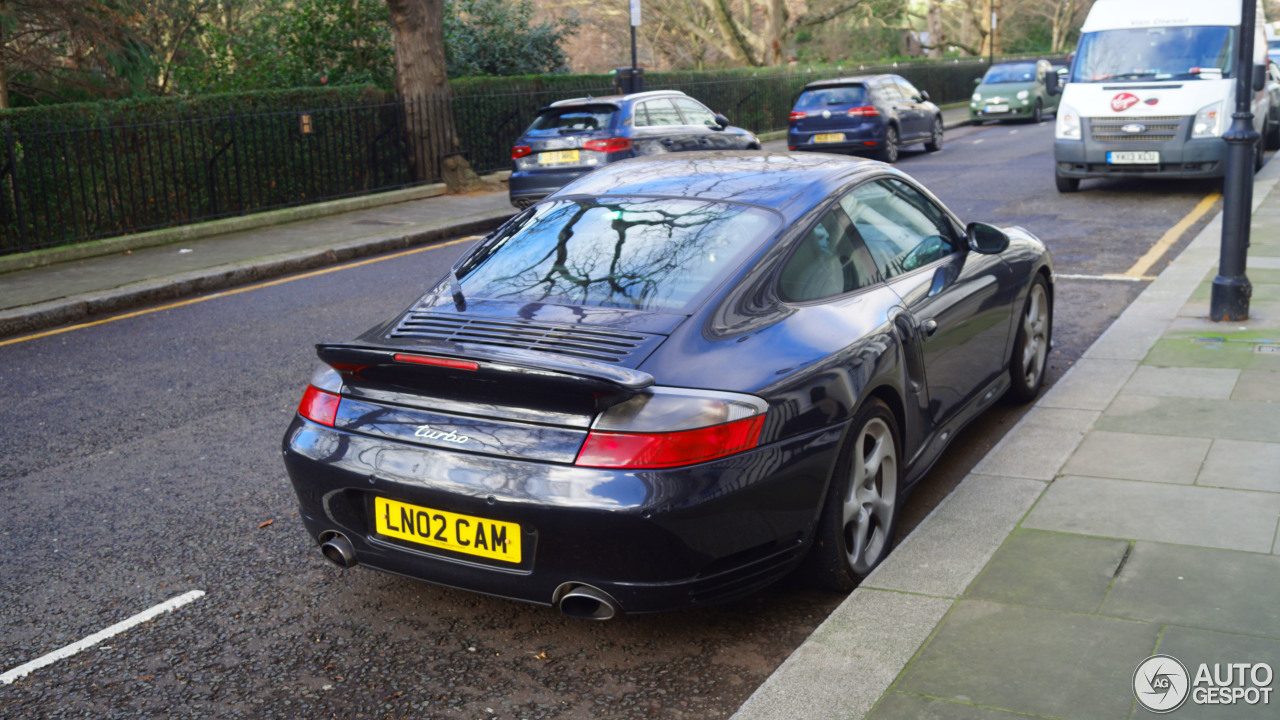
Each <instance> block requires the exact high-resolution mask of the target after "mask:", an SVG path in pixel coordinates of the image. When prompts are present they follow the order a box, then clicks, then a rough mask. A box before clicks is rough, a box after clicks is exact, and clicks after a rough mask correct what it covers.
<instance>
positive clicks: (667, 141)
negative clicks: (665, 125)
mask: <svg viewBox="0 0 1280 720" xmlns="http://www.w3.org/2000/svg"><path fill="white" fill-rule="evenodd" d="M674 142H675V140H672V139H671V138H663V139H662V144H663V145H670V144H672V143H674Z"/></svg>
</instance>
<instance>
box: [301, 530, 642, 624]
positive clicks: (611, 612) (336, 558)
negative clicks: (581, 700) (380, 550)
mask: <svg viewBox="0 0 1280 720" xmlns="http://www.w3.org/2000/svg"><path fill="white" fill-rule="evenodd" d="M319 540H320V553H321V554H322V555H324V557H325V559H326V560H328V561H329V562H331V563H333V564H334V565H337V566H338V567H340V568H342V569H343V570H346V569H349V568H353V567H355V566H356V565H358V564H359V563H360V561H359V560H357V559H356V550H355V548H354V547H352V545H351V540H349V539H348V538H347V536H346V535H343V534H342V533H340V532H335V531H327V532H324V533H322V534H321V535H320V538H319ZM551 604H552V605H555V607H556V609H558V610H559V611H560V612H562V613H564V615H565V616H566V617H571V618H575V619H578V620H611V619H613V618H614V617H616V616H618V615H620V614H621V613H622V608H621V607H620V606H619V605H618V601H617V600H614V599H613V598H612V597H611V596H610V595H609V593H607V592H605V591H603V590H601V589H600V588H596V587H592V586H590V585H587V584H585V583H572V582H569V583H564V584H562V585H560V587H558V588H556V591H555V592H554V593H553V594H552V596H551Z"/></svg>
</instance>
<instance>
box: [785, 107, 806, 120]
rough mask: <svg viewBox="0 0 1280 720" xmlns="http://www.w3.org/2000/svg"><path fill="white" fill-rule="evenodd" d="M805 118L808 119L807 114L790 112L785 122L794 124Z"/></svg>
mask: <svg viewBox="0 0 1280 720" xmlns="http://www.w3.org/2000/svg"><path fill="white" fill-rule="evenodd" d="M807 117H809V113H807V112H805V111H803V110H792V111H791V114H790V115H788V116H787V120H788V121H789V122H795V121H796V120H803V119H805V118H807Z"/></svg>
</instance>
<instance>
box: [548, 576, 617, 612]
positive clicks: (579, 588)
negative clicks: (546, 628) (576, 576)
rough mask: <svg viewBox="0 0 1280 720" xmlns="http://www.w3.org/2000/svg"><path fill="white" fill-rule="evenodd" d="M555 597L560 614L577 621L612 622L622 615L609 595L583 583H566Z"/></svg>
mask: <svg viewBox="0 0 1280 720" xmlns="http://www.w3.org/2000/svg"><path fill="white" fill-rule="evenodd" d="M554 597H555V598H557V599H556V600H555V606H556V607H557V608H559V610H560V612H561V613H563V614H564V615H565V617H571V618H574V619H576V620H612V619H613V618H614V617H615V616H617V615H619V614H621V613H622V608H621V607H619V606H618V601H617V600H614V599H613V598H612V597H610V596H609V593H607V592H605V591H603V590H601V589H599V588H594V587H591V586H590V585H584V584H582V583H565V584H563V585H561V586H560V587H558V588H556V592H555V595H554Z"/></svg>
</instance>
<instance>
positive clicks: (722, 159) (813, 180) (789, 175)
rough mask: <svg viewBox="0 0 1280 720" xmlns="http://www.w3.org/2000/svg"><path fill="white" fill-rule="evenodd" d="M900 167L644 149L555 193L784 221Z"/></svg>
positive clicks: (796, 156) (836, 158)
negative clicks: (744, 212) (773, 214)
mask: <svg viewBox="0 0 1280 720" xmlns="http://www.w3.org/2000/svg"><path fill="white" fill-rule="evenodd" d="M881 173H888V174H894V175H898V176H902V173H901V172H899V171H897V170H894V169H893V168H891V167H889V166H888V165H885V164H884V163H880V162H876V161H874V160H867V159H864V158H854V157H848V156H842V155H828V154H825V153H786V152H769V151H760V150H743V151H723V152H698V153H674V154H662V155H647V156H642V157H638V158H632V159H630V160H624V161H622V162H617V163H611V164H609V165H605V166H604V167H602V168H600V169H599V170H596V171H595V172H593V173H590V174H589V175H586V176H584V177H582V178H580V179H578V180H576V181H574V182H573V183H571V184H570V185H568V186H566V187H565V188H563V189H562V190H561V191H560V192H558V193H556V194H555V197H563V196H574V195H591V196H601V195H613V196H619V195H661V196H670V197H683V198H700V199H706V200H723V201H729V202H741V203H750V204H752V205H761V206H764V207H769V208H773V209H775V210H777V211H779V212H781V213H782V214H783V216H784V217H785V218H786V220H787V221H788V222H792V221H794V220H795V219H797V218H798V217H799V216H801V215H803V214H804V213H805V212H807V211H808V210H809V209H810V208H812V207H813V206H814V205H816V204H818V203H820V202H822V201H823V200H824V199H825V198H826V197H827V196H829V195H830V194H831V193H833V192H835V191H836V190H837V189H839V188H840V187H842V186H844V185H846V184H847V183H849V182H851V181H853V180H855V179H857V177H859V176H869V175H873V174H881Z"/></svg>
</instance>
